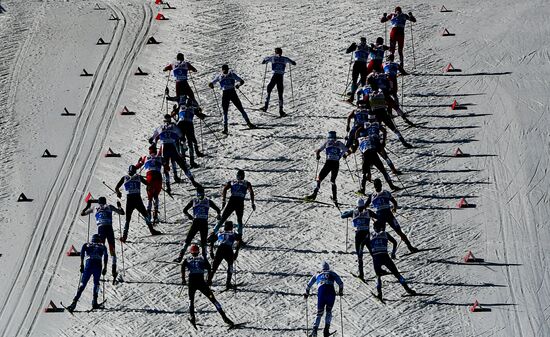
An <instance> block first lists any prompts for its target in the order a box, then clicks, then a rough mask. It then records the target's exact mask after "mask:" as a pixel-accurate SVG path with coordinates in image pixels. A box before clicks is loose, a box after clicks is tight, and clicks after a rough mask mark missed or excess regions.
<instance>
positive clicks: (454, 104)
mask: <svg viewBox="0 0 550 337" xmlns="http://www.w3.org/2000/svg"><path fill="white" fill-rule="evenodd" d="M457 106H458V102H457V101H456V99H455V100H454V101H453V104H451V110H455V109H456V107H457Z"/></svg>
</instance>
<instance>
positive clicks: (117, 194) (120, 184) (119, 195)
mask: <svg viewBox="0 0 550 337" xmlns="http://www.w3.org/2000/svg"><path fill="white" fill-rule="evenodd" d="M122 184H124V177H122V178H120V180H119V181H118V183H116V186H115V193H116V196H117V197H119V198H121V197H122V193H120V187H121V186H122Z"/></svg>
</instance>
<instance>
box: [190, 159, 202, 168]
mask: <svg viewBox="0 0 550 337" xmlns="http://www.w3.org/2000/svg"><path fill="white" fill-rule="evenodd" d="M189 165H190V166H191V168H198V167H200V166H199V164H197V163H195V161H194V160H193V161H191V163H190V164H189Z"/></svg>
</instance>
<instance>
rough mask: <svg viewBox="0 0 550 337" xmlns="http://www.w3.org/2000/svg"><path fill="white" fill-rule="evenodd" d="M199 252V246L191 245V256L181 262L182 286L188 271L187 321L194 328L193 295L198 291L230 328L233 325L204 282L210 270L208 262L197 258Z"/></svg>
mask: <svg viewBox="0 0 550 337" xmlns="http://www.w3.org/2000/svg"><path fill="white" fill-rule="evenodd" d="M199 252H200V249H199V246H197V245H196V244H192V245H191V247H189V253H191V256H190V257H188V258H186V259H185V260H183V262H182V264H181V283H182V285H186V284H187V281H186V280H185V270H186V269H189V286H188V290H189V314H190V318H189V321H190V322H191V324H193V326H195V322H196V320H195V293H196V292H197V290H198V291H200V292H201V293H203V294H204V296H206V297H208V299H209V300H210V302H212V304H214V306H215V307H216V310H217V311H218V312H219V313H220V315H221V316H222V318H223V321H224V322H225V323H226V324H228V325H229V326H230V327H233V326H234V323H233V322H232V321H231V320H230V319H229V318H228V317H227V316H226V315H225V312H224V311H223V309H222V306H221V305H220V303H219V302H218V301H216V298H215V297H214V293H213V292H212V290H211V289H210V287H209V286H208V284H207V283H206V282H205V281H204V273H205V272H208V273H209V274H210V271H211V270H210V269H211V268H210V264H209V263H208V260H207V259H205V258H204V257H202V256H199Z"/></svg>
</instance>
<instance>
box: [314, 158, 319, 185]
mask: <svg viewBox="0 0 550 337" xmlns="http://www.w3.org/2000/svg"><path fill="white" fill-rule="evenodd" d="M318 173H319V159H317V167H315V180H317V174H318Z"/></svg>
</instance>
